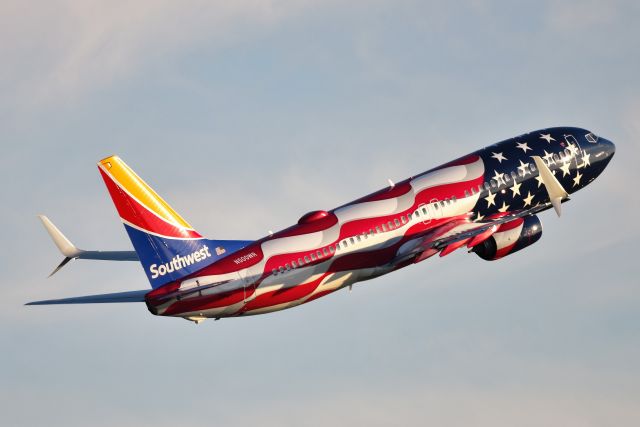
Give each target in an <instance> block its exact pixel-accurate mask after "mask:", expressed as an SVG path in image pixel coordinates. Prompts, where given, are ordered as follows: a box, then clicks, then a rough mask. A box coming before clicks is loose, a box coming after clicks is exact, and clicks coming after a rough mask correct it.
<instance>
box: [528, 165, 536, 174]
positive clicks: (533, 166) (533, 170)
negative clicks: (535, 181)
mask: <svg viewBox="0 0 640 427" xmlns="http://www.w3.org/2000/svg"><path fill="white" fill-rule="evenodd" d="M529 170H530V171H531V172H535V171H536V164H535V163H529Z"/></svg>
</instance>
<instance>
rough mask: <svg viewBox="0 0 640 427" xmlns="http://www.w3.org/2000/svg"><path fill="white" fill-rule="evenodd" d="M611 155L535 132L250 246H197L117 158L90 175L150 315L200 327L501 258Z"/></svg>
mask: <svg viewBox="0 0 640 427" xmlns="http://www.w3.org/2000/svg"><path fill="white" fill-rule="evenodd" d="M614 152H615V147H614V145H613V143H611V142H610V141H608V140H606V139H604V138H600V137H598V136H596V135H595V134H593V133H591V132H589V131H587V130H584V129H579V128H568V127H563V128H550V129H544V130H540V131H536V132H531V133H528V134H524V135H521V136H519V137H516V138H512V139H508V140H505V141H502V142H499V143H497V144H494V145H492V146H489V147H486V148H484V149H481V150H478V151H476V152H474V153H471V154H469V155H467V156H464V157H461V158H459V159H457V160H454V161H452V162H450V163H447V164H445V165H442V166H439V167H437V168H434V169H431V170H429V171H427V172H424V173H422V174H419V175H417V176H414V177H411V178H409V179H407V180H405V181H402V182H399V183H397V184H393V185H390V186H389V187H387V188H384V189H382V190H380V191H377V192H375V193H373V194H370V195H368V196H366V197H363V198H360V199H358V200H356V201H354V202H351V203H348V204H346V205H343V206H340V207H338V208H336V209H333V210H330V211H314V212H310V213H308V214H306V215H304V216H302V217H301V218H300V220H299V221H298V223H297V224H295V225H293V226H291V227H289V228H287V229H285V230H282V231H280V232H277V233H274V234H272V235H269V236H267V237H264V238H262V239H260V240H257V241H228V240H227V241H219V240H209V239H205V238H204V237H202V236H201V235H200V234H198V233H197V231H195V230H194V229H193V227H191V226H190V225H189V224H188V223H187V222H186V221H185V220H184V219H182V217H180V216H179V215H178V214H177V213H176V212H175V211H174V210H173V209H172V208H171V207H170V206H169V205H168V204H167V203H166V202H165V201H164V200H162V199H161V198H160V197H159V196H158V195H157V194H156V193H155V192H154V191H153V190H152V189H151V188H150V187H149V186H148V185H147V184H146V183H145V182H144V181H143V180H142V179H140V178H139V177H138V176H137V175H136V174H135V173H134V172H133V171H132V170H131V169H130V168H129V167H128V166H127V165H126V164H124V162H122V160H120V159H119V158H117V157H115V156H114V157H109V158H107V159H104V160H102V161H101V162H100V163H99V164H98V166H99V169H100V173H101V174H102V177H103V179H104V181H105V183H106V185H107V188H108V190H109V193H110V194H111V197H112V199H113V201H114V203H115V205H116V208H117V210H118V213H119V215H120V217H121V218H122V221H123V223H124V226H125V229H126V230H127V233H128V234H129V237H130V238H131V241H132V243H133V245H134V248H135V250H136V253H137V254H138V257H139V259H140V262H141V263H142V265H143V267H144V269H145V272H146V274H147V277H148V278H149V281H150V283H151V285H152V287H153V288H154V289H153V290H152V291H150V292H145V294H144V296H142V294H140V295H139V299H140V300H141V299H142V298H144V301H145V302H146V304H147V307H148V308H149V310H150V311H151V312H152V313H153V314H156V315H163V316H176V317H183V318H186V319H189V320H193V321H195V322H200V321H202V320H204V319H206V318H216V319H217V318H221V317H232V316H244V315H254V314H263V313H269V312H272V311H277V310H282V309H285V308H291V307H295V306H297V305H300V304H303V303H306V302H309V301H312V300H314V299H316V298H320V297H322V296H325V295H327V294H329V293H332V292H334V291H336V290H338V289H341V288H344V287H350V286H352V285H353V284H354V283H357V282H360V281H364V280H369V279H372V278H375V277H378V276H381V275H384V274H387V273H389V272H392V271H394V270H397V269H399V268H402V267H405V266H408V265H410V264H415V263H418V262H420V261H423V260H425V259H427V258H429V257H431V256H433V255H436V254H439V255H440V256H446V255H448V254H450V253H451V252H453V251H455V250H457V249H459V248H463V247H464V248H467V249H468V250H469V251H473V252H475V253H476V254H477V255H478V256H480V257H481V258H483V259H486V260H495V259H499V258H503V257H505V256H508V255H510V254H512V253H514V252H516V251H519V250H521V249H523V248H525V247H527V246H529V245H531V244H533V243H534V242H536V241H537V240H538V239H539V238H540V236H541V234H542V225H541V223H540V220H539V218H538V217H537V215H536V214H538V213H539V212H541V211H544V210H547V209H549V208H554V209H556V211H557V212H558V214H560V203H561V202H564V201H567V200H569V195H570V194H572V193H574V192H576V191H578V190H579V189H581V188H583V187H585V186H586V185H588V184H589V183H591V182H592V181H593V180H594V179H595V178H596V177H597V176H598V175H599V174H600V173H601V172H602V171H603V170H604V168H605V167H606V165H607V164H608V163H609V161H610V160H611V158H612V156H613V154H614ZM54 240H55V238H54ZM85 298H87V297H85ZM67 302H72V301H67ZM87 302H95V301H87ZM40 303H47V302H40ZM49 303H51V302H49Z"/></svg>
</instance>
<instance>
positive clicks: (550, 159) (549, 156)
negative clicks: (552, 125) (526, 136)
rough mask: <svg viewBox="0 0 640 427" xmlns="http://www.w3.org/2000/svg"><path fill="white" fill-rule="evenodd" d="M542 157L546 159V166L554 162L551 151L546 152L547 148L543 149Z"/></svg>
mask: <svg viewBox="0 0 640 427" xmlns="http://www.w3.org/2000/svg"><path fill="white" fill-rule="evenodd" d="M542 158H543V159H545V160H546V161H547V166H551V164H552V163H553V164H554V165H555V164H556V161H555V160H553V153H547V150H544V156H542Z"/></svg>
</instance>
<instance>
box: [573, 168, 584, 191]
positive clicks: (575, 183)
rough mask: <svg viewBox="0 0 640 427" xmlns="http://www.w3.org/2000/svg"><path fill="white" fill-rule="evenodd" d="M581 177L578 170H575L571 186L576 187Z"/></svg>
mask: <svg viewBox="0 0 640 427" xmlns="http://www.w3.org/2000/svg"><path fill="white" fill-rule="evenodd" d="M581 178H582V175H580V171H576V177H575V178H573V186H574V187H577V186H578V185H580V179H581Z"/></svg>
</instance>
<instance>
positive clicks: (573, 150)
mask: <svg viewBox="0 0 640 427" xmlns="http://www.w3.org/2000/svg"><path fill="white" fill-rule="evenodd" d="M567 148H568V149H569V150H570V151H571V154H572V155H574V156H576V155H577V154H578V152H579V150H578V147H576V145H575V144H574V143H571V144H569V145H568V146H567Z"/></svg>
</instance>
